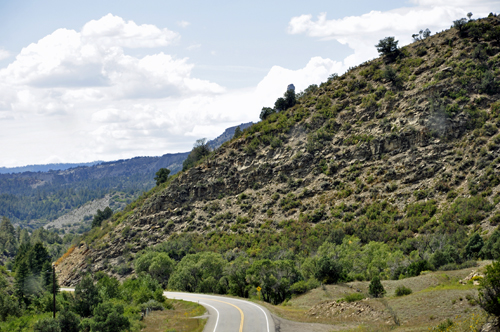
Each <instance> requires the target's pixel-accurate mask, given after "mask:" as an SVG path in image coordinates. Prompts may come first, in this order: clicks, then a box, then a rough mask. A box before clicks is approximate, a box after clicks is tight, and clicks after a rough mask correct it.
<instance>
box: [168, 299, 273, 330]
mask: <svg viewBox="0 0 500 332" xmlns="http://www.w3.org/2000/svg"><path fill="white" fill-rule="evenodd" d="M163 295H165V296H166V297H167V298H169V299H181V300H185V301H191V302H197V303H199V304H201V305H203V306H204V307H205V308H206V309H207V311H208V313H209V318H208V321H207V325H205V329H204V330H203V332H275V329H274V321H273V319H272V317H271V314H270V313H269V311H267V309H266V308H263V307H261V306H260V305H258V304H255V303H253V302H250V301H245V300H240V299H234V298H231V297H223V296H215V295H205V294H193V293H180V292H164V293H163Z"/></svg>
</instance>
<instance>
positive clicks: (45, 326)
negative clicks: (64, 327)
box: [33, 317, 66, 332]
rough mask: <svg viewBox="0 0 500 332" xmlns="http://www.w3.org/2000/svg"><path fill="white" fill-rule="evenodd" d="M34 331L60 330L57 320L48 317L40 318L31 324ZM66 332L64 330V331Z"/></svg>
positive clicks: (55, 331)
mask: <svg viewBox="0 0 500 332" xmlns="http://www.w3.org/2000/svg"><path fill="white" fill-rule="evenodd" d="M33 331H34V332H61V327H60V326H59V322H58V321H57V320H56V319H54V318H52V317H50V318H42V319H40V320H39V321H37V322H36V323H35V324H34V325H33ZM64 332H66V331H64Z"/></svg>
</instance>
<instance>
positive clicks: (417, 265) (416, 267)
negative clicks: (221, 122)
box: [406, 259, 432, 277]
mask: <svg viewBox="0 0 500 332" xmlns="http://www.w3.org/2000/svg"><path fill="white" fill-rule="evenodd" d="M428 270H432V266H431V265H430V264H429V262H428V261H427V260H425V259H421V260H418V261H416V262H412V263H411V264H410V265H408V268H407V269H406V276H408V277H416V276H419V275H420V272H422V271H428Z"/></svg>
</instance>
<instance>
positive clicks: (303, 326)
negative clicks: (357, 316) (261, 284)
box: [272, 315, 345, 332]
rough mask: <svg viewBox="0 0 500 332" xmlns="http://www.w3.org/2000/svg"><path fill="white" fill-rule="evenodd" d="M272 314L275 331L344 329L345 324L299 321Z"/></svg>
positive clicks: (313, 331)
mask: <svg viewBox="0 0 500 332" xmlns="http://www.w3.org/2000/svg"><path fill="white" fill-rule="evenodd" d="M272 316H273V321H274V326H275V329H276V332H304V331H307V332H330V331H337V330H341V329H345V326H342V327H337V326H334V325H328V324H318V323H299V322H294V321H291V320H288V319H284V318H281V317H278V316H276V315H272Z"/></svg>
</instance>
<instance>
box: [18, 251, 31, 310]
mask: <svg viewBox="0 0 500 332" xmlns="http://www.w3.org/2000/svg"><path fill="white" fill-rule="evenodd" d="M30 276H31V272H30V269H29V267H28V263H26V261H25V260H22V261H21V262H20V263H19V266H18V267H17V270H16V276H15V285H14V288H15V294H16V296H17V298H18V299H19V302H24V303H26V304H27V302H28V298H27V296H28V295H29V291H28V279H29V277H30Z"/></svg>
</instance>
